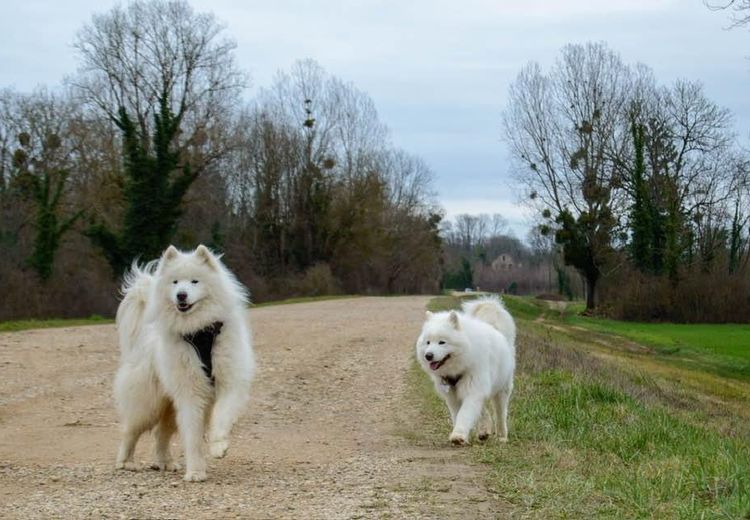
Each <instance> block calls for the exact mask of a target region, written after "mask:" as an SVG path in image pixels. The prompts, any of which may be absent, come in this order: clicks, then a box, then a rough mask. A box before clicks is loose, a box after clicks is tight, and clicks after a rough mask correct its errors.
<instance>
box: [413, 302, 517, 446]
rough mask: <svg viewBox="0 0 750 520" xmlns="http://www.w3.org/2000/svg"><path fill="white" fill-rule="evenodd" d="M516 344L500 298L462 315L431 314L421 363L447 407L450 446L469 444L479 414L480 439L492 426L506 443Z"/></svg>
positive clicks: (468, 307) (420, 344)
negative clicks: (451, 426)
mask: <svg viewBox="0 0 750 520" xmlns="http://www.w3.org/2000/svg"><path fill="white" fill-rule="evenodd" d="M515 341H516V325H515V323H514V321H513V318H512V317H511V315H510V313H508V311H507V310H506V309H505V307H504V306H503V304H502V302H501V301H500V299H499V298H496V297H488V298H480V299H477V300H472V301H469V302H466V303H464V304H463V306H462V310H461V311H460V312H456V311H450V312H439V313H431V312H429V311H428V312H427V320H426V321H425V324H424V326H423V328H422V333H421V335H420V336H419V339H418V340H417V345H416V349H417V359H418V360H419V363H420V365H421V366H422V368H423V369H424V371H425V372H427V373H428V374H429V375H430V377H431V378H432V380H433V382H434V383H435V389H436V390H437V391H438V394H440V396H441V397H442V398H443V399H444V400H445V402H446V404H447V405H448V409H449V410H450V414H451V419H452V421H453V431H452V432H451V434H450V438H449V439H450V441H451V442H452V443H454V444H466V443H468V442H469V434H470V433H471V431H472V430H473V429H474V426H475V425H476V424H477V421H479V420H480V416H481V418H482V424H481V425H480V429H479V434H478V437H479V439H481V440H484V439H486V438H487V437H488V436H489V434H490V428H492V431H493V433H495V434H496V435H497V434H498V433H499V436H500V440H501V441H503V442H505V441H507V440H508V402H509V401H510V394H511V392H512V391H513V374H514V372H515V368H516V355H515ZM490 416H494V417H490ZM498 425H499V428H500V431H499V432H498Z"/></svg>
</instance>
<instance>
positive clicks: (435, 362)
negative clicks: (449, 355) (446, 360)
mask: <svg viewBox="0 0 750 520" xmlns="http://www.w3.org/2000/svg"><path fill="white" fill-rule="evenodd" d="M439 366H440V361H433V362H432V363H430V368H431V369H432V370H437V369H438V367H439Z"/></svg>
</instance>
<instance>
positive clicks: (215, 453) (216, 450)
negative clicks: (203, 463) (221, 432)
mask: <svg viewBox="0 0 750 520" xmlns="http://www.w3.org/2000/svg"><path fill="white" fill-rule="evenodd" d="M228 449H229V441H226V440H223V441H211V442H209V443H208V451H209V453H211V456H212V457H213V458H215V459H221V458H223V457H224V455H226V454H227V450H228Z"/></svg>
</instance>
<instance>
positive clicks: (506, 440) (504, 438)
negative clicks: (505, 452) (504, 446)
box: [497, 435, 508, 442]
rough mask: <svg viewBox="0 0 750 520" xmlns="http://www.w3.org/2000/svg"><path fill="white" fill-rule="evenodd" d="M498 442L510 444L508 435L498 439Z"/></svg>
mask: <svg viewBox="0 0 750 520" xmlns="http://www.w3.org/2000/svg"><path fill="white" fill-rule="evenodd" d="M497 442H508V436H507V435H506V436H505V437H498V438H497Z"/></svg>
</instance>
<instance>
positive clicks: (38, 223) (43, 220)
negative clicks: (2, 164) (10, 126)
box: [13, 132, 83, 281]
mask: <svg viewBox="0 0 750 520" xmlns="http://www.w3.org/2000/svg"><path fill="white" fill-rule="evenodd" d="M18 139H19V142H20V144H21V147H20V148H18V149H17V150H16V151H15V153H14V155H13V163H14V166H15V167H16V168H17V169H18V170H19V174H18V175H19V178H21V179H23V180H22V182H21V184H22V185H23V186H25V187H26V189H27V190H28V192H29V193H30V194H31V197H32V199H33V200H34V205H35V207H36V217H35V220H34V227H35V229H36V233H35V235H34V249H33V251H32V253H31V256H30V257H29V260H28V261H29V265H31V267H32V268H33V269H34V270H35V271H36V273H37V274H38V275H39V278H41V279H42V281H47V280H48V279H49V278H50V276H52V267H53V264H54V262H55V255H56V253H57V250H58V249H59V247H60V239H61V238H62V236H63V235H64V234H65V233H66V232H67V231H68V230H69V229H70V227H71V226H72V225H73V224H74V223H75V222H76V220H78V219H79V218H80V216H81V215H82V213H83V212H82V211H79V212H77V213H74V214H73V215H70V216H69V217H67V218H64V219H62V221H61V219H60V215H59V213H60V206H61V204H62V196H63V191H64V188H65V182H66V180H67V178H68V172H67V171H66V170H64V169H58V168H55V167H54V166H52V165H50V164H48V163H47V161H46V160H45V159H44V157H48V156H52V155H53V154H54V152H55V150H57V149H58V148H59V147H60V138H59V137H58V136H57V135H54V134H51V135H48V136H47V138H46V139H45V142H44V144H43V150H42V152H41V154H40V157H41V158H39V159H37V158H33V157H31V156H30V148H29V141H30V137H29V135H28V134H27V133H25V132H24V133H21V134H20V135H19V136H18Z"/></svg>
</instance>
